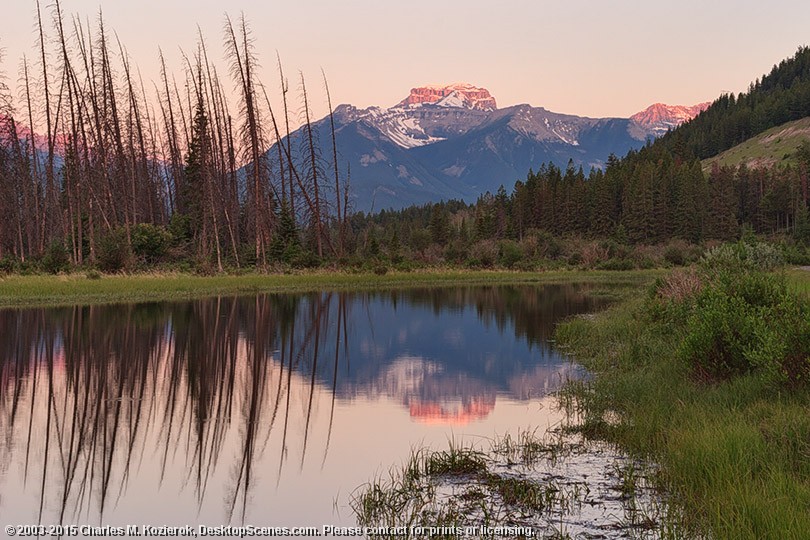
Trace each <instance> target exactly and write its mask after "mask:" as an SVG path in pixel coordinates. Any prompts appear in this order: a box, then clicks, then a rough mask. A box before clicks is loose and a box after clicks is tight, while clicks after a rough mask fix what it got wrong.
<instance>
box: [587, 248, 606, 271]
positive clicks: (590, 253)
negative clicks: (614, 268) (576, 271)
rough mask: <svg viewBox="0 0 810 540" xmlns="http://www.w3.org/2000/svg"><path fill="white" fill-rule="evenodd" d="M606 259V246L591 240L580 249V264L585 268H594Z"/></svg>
mask: <svg viewBox="0 0 810 540" xmlns="http://www.w3.org/2000/svg"><path fill="white" fill-rule="evenodd" d="M606 260H608V248H606V247H604V246H602V245H600V244H597V243H595V242H591V243H588V244H586V245H585V247H584V248H583V249H582V264H583V266H585V267H586V268H594V267H595V266H596V265H598V264H599V263H601V262H604V261H606Z"/></svg>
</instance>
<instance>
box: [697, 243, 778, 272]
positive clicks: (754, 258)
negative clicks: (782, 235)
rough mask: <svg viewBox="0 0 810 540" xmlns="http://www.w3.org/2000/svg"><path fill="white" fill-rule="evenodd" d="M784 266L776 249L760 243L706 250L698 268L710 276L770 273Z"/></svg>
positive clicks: (737, 244) (725, 245)
mask: <svg viewBox="0 0 810 540" xmlns="http://www.w3.org/2000/svg"><path fill="white" fill-rule="evenodd" d="M784 264H785V261H784V258H783V257H782V254H781V253H780V252H779V250H778V249H776V248H775V247H773V246H771V245H769V244H764V243H762V242H757V243H753V244H752V243H747V242H737V243H736V244H723V245H722V246H718V247H716V248H713V249H710V250H708V251H707V252H706V253H705V254H704V255H703V257H702V258H701V259H700V266H701V267H702V268H703V269H704V270H705V271H706V272H708V273H709V274H710V275H719V274H722V273H724V272H752V271H754V272H757V271H758V272H770V271H772V270H775V269H777V268H779V267H781V266H783V265H784Z"/></svg>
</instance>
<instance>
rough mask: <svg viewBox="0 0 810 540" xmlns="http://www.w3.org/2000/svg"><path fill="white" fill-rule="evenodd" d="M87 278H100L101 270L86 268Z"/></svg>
mask: <svg viewBox="0 0 810 540" xmlns="http://www.w3.org/2000/svg"><path fill="white" fill-rule="evenodd" d="M87 279H93V280H96V279H101V272H99V271H98V270H88V271H87Z"/></svg>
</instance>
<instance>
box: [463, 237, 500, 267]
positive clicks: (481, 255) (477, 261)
mask: <svg viewBox="0 0 810 540" xmlns="http://www.w3.org/2000/svg"><path fill="white" fill-rule="evenodd" d="M497 259H498V244H496V243H495V241H494V240H479V241H478V242H476V243H474V244H473V245H472V246H470V256H469V259H467V264H468V265H469V266H472V267H483V268H491V267H492V266H494V265H495V261H497Z"/></svg>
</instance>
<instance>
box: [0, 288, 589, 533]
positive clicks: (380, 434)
mask: <svg viewBox="0 0 810 540" xmlns="http://www.w3.org/2000/svg"><path fill="white" fill-rule="evenodd" d="M600 304H601V302H600V301H598V300H596V299H594V298H593V297H591V296H589V287H588V286H587V285H548V286H490V287H479V286H465V287H450V288H425V289H405V290H389V291H375V292H319V293H311V294H263V295H257V296H240V297H216V298H209V299H202V300H194V301H187V302H162V303H144V304H132V305H109V306H108V305H101V306H75V307H66V308H36V309H18V310H2V311H0V332H1V333H0V517H1V518H2V523H3V524H7V523H42V524H48V525H50V524H60V523H61V524H66V525H67V524H91V525H115V526H118V525H121V526H123V525H127V524H141V525H143V524H153V525H154V524H160V525H178V526H182V525H188V524H191V525H195V526H196V525H197V524H206V525H210V526H220V525H227V524H231V525H240V524H252V525H256V526H300V525H315V526H321V525H323V524H335V525H353V524H355V516H354V515H353V514H352V512H351V510H350V508H349V505H348V501H349V500H350V497H351V495H352V492H353V491H354V490H355V489H356V488H357V487H358V486H360V485H362V484H363V483H364V482H367V481H368V480H369V479H370V478H372V477H373V476H375V475H384V474H386V473H387V471H388V469H389V467H391V466H392V465H396V464H398V463H401V462H402V460H404V459H406V458H407V456H408V455H409V453H410V452H411V450H412V449H413V448H415V447H421V446H430V447H446V445H447V442H448V440H451V439H453V440H470V439H473V440H475V439H476V438H478V439H484V438H492V437H493V436H495V435H497V434H504V433H507V432H510V431H514V430H515V429H517V428H530V427H532V428H533V427H539V428H540V429H545V428H546V427H548V426H549V424H551V423H554V422H557V421H558V418H559V415H558V414H556V413H554V412H553V411H551V410H550V409H551V408H550V407H549V406H548V405H549V402H548V400H547V398H546V396H548V395H549V393H551V392H553V391H554V390H556V389H558V388H559V387H560V385H561V383H563V381H565V380H566V379H568V378H571V377H576V376H578V374H579V371H578V368H577V367H576V366H575V365H574V364H571V363H570V362H568V361H567V360H566V359H565V358H564V357H563V356H562V355H561V354H559V353H558V352H557V351H555V350H554V348H553V347H552V346H551V344H550V343H549V339H550V337H551V335H552V332H553V329H554V326H555V324H556V323H557V322H558V321H560V320H561V319H562V318H564V317H568V316H571V315H574V314H579V313H585V312H589V311H592V310H594V309H596V308H598V307H599V305H600Z"/></svg>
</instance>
